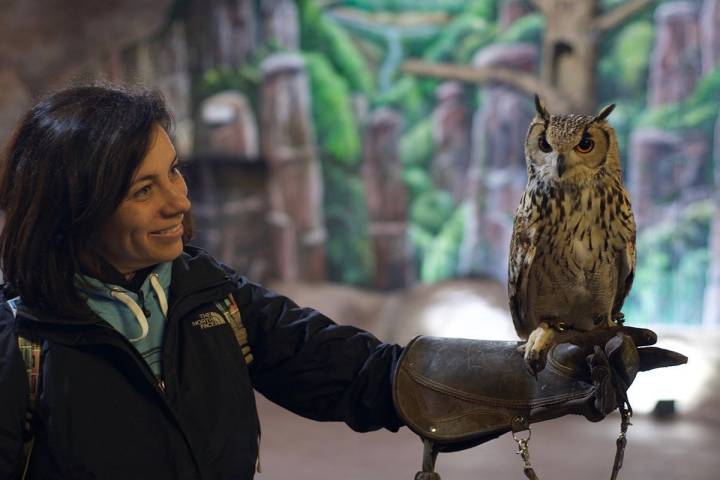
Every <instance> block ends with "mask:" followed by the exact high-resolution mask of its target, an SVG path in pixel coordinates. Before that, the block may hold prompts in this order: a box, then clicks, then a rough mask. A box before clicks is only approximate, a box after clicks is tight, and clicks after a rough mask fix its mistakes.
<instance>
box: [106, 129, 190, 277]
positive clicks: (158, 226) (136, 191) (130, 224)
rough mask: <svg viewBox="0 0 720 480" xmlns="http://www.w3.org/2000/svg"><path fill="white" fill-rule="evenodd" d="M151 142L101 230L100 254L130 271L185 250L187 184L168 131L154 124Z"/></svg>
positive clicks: (166, 259)
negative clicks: (122, 197) (184, 224)
mask: <svg viewBox="0 0 720 480" xmlns="http://www.w3.org/2000/svg"><path fill="white" fill-rule="evenodd" d="M150 142H151V145H150V149H149V150H148V153H147V155H146V156H145V158H144V159H143V161H142V163H141V164H140V166H139V167H138V169H137V171H136V172H135V174H134V175H133V178H132V181H131V184H130V189H129V190H128V192H127V194H126V196H125V198H124V199H123V200H122V202H121V203H120V206H119V207H118V208H117V210H115V212H114V213H113V214H112V215H111V216H110V218H109V220H108V222H107V223H106V224H105V226H104V227H103V228H102V229H101V230H100V241H99V245H98V251H99V253H100V255H102V256H103V258H105V260H107V261H108V262H109V263H110V264H111V265H112V266H113V267H115V268H116V269H117V270H118V271H119V272H120V273H123V274H126V275H127V274H130V273H133V272H135V271H137V270H140V269H142V268H145V267H149V266H151V265H155V264H157V263H161V262H167V261H170V260H173V259H175V258H177V257H178V256H179V255H180V253H181V252H182V249H183V242H182V235H183V225H182V222H183V216H184V215H185V213H187V212H188V211H189V210H190V200H188V198H187V193H188V190H187V185H185V180H184V179H183V176H182V174H181V173H180V171H179V170H178V168H177V164H178V160H177V155H176V153H175V148H174V147H173V145H172V143H171V142H170V138H168V135H167V133H165V130H163V129H162V128H161V127H159V126H155V127H154V130H153V133H152V138H151V140H150Z"/></svg>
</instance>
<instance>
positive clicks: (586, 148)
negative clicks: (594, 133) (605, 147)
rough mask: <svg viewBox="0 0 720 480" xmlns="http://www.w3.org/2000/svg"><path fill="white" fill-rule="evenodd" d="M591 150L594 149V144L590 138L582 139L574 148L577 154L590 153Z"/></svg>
mask: <svg viewBox="0 0 720 480" xmlns="http://www.w3.org/2000/svg"><path fill="white" fill-rule="evenodd" d="M593 148H595V142H593V141H592V139H591V138H588V137H583V139H582V140H580V143H578V144H577V145H576V146H575V151H576V152H578V153H590V152H591V151H592V149H593Z"/></svg>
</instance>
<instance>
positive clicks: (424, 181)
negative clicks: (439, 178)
mask: <svg viewBox="0 0 720 480" xmlns="http://www.w3.org/2000/svg"><path fill="white" fill-rule="evenodd" d="M403 181H404V182H405V185H406V186H407V188H408V190H409V193H410V202H411V204H412V203H413V202H414V200H415V199H416V198H419V197H420V196H421V195H422V194H423V193H425V192H427V191H429V190H430V189H432V188H433V182H432V178H430V174H429V173H428V171H427V169H426V168H424V167H420V166H409V167H405V169H404V170H403Z"/></svg>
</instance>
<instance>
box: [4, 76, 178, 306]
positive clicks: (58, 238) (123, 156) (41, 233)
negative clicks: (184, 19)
mask: <svg viewBox="0 0 720 480" xmlns="http://www.w3.org/2000/svg"><path fill="white" fill-rule="evenodd" d="M155 124H158V125H160V126H161V127H163V128H164V129H165V130H169V129H170V126H171V118H170V115H169V113H168V111H167V109H166V107H165V103H164V101H163V99H162V97H161V96H160V95H159V94H158V93H156V92H152V91H145V90H129V89H123V88H118V87H110V86H85V87H73V88H69V89H66V90H62V91H59V92H57V93H55V94H52V95H50V96H48V97H47V98H45V99H43V100H42V101H40V102H39V103H38V104H37V105H35V106H34V107H33V108H32V109H31V110H30V111H29V112H28V113H27V115H25V117H24V118H23V119H22V120H21V121H20V123H19V124H18V126H17V128H16V130H15V132H14V134H13V136H12V138H11V140H10V143H9V145H8V148H7V152H6V154H5V155H4V156H3V158H2V160H1V161H0V209H2V210H3V213H4V214H5V226H4V229H3V231H2V234H0V264H1V267H2V270H3V274H4V277H5V280H6V282H7V283H8V286H9V288H10V289H11V290H12V291H14V292H17V293H18V294H20V295H21V297H22V299H23V303H24V304H26V305H28V306H30V307H33V308H39V309H41V310H44V311H48V312H51V313H55V314H60V315H62V316H76V315H81V314H82V313H83V312H86V311H87V310H86V309H85V304H84V301H83V300H82V299H81V298H80V297H79V295H78V294H77V292H76V290H75V287H74V281H75V274H76V273H77V272H78V271H80V255H83V258H85V256H87V255H93V253H92V252H93V248H92V244H93V241H94V238H95V236H96V235H97V233H98V232H99V231H100V228H101V227H102V225H103V224H104V222H105V221H107V219H108V218H109V217H110V216H111V215H112V213H113V212H114V211H115V209H116V208H117V207H118V206H119V205H120V203H121V202H122V199H123V198H124V197H125V195H126V193H127V190H128V188H129V187H130V182H131V180H132V176H133V173H134V172H135V170H136V169H137V168H138V167H139V165H140V163H141V162H142V159H143V158H144V157H145V155H146V153H147V151H148V149H149V147H150V141H151V134H152V128H153V126H154V125H155ZM187 217H188V220H189V217H190V216H189V215H188V216H187Z"/></svg>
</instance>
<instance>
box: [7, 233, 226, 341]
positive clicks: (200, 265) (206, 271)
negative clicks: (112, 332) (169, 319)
mask: <svg viewBox="0 0 720 480" xmlns="http://www.w3.org/2000/svg"><path fill="white" fill-rule="evenodd" d="M230 274H231V270H230V269H228V268H227V267H225V266H223V265H221V264H219V263H218V262H217V261H215V259H213V258H212V257H211V256H210V255H208V254H207V252H205V251H204V250H202V249H200V248H198V247H194V246H191V245H186V246H185V248H184V250H183V253H182V254H181V255H180V256H179V257H178V258H176V259H175V260H174V261H173V265H172V283H171V284H170V305H171V307H170V308H171V309H172V305H173V304H175V303H177V302H178V301H179V300H181V299H182V298H184V297H187V296H189V295H192V294H193V293H195V292H198V291H202V290H205V289H208V288H211V287H213V286H219V285H221V284H223V283H225V282H228V283H229V281H230ZM8 308H9V307H8ZM16 321H17V325H18V328H21V329H24V328H32V329H33V330H34V329H35V328H38V327H40V325H42V327H40V328H42V329H43V331H45V330H46V328H47V329H49V330H54V329H56V328H61V329H62V330H63V331H66V330H65V329H67V328H70V329H71V330H74V329H76V328H78V329H80V330H82V329H85V328H86V327H87V326H88V325H91V324H98V323H100V322H102V320H101V319H100V317H98V316H97V315H96V314H95V313H94V312H93V311H92V310H90V308H87V315H84V316H83V317H82V318H78V317H72V318H70V317H60V316H57V315H52V314H48V313H47V312H44V311H41V310H36V309H31V308H28V307H27V306H24V305H23V304H22V301H20V302H19V303H18V309H17V320H16ZM39 324H40V325H39Z"/></svg>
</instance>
